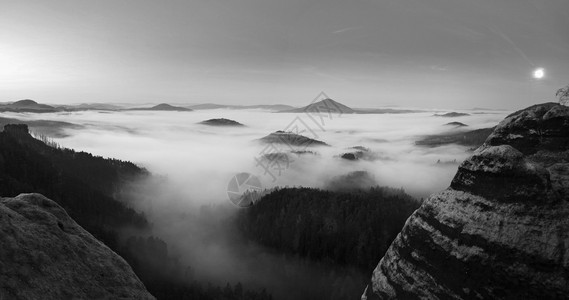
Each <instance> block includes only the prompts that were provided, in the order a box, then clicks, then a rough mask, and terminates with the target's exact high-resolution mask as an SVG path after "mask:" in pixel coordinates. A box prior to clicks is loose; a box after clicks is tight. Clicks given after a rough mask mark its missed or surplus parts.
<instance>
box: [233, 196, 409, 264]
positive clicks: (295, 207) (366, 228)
mask: <svg viewBox="0 0 569 300" xmlns="http://www.w3.org/2000/svg"><path fill="white" fill-rule="evenodd" d="M419 205H420V203H419V201H417V200H415V199H414V198H413V197H411V196H409V195H407V194H406V193H405V192H404V191H403V190H398V189H392V188H387V187H375V188H371V189H369V190H355V191H351V192H331V191H324V190H319V189H313V188H283V189H277V190H275V191H273V192H271V193H269V194H267V195H265V196H264V197H262V198H261V199H260V200H259V201H257V202H256V203H255V204H254V205H253V206H252V207H250V208H248V209H244V210H243V211H242V212H241V213H240V214H239V216H238V218H237V226H238V228H239V229H240V230H241V232H242V233H243V234H244V235H245V236H246V237H248V238H249V239H251V240H254V241H256V242H258V243H260V244H262V245H265V246H267V247H270V248H273V249H275V250H278V251H279V252H284V253H288V254H290V255H300V256H303V257H308V258H310V259H313V260H316V261H327V262H330V263H334V264H340V265H350V266H356V267H358V268H360V269H362V270H363V271H364V272H371V270H373V267H374V266H375V265H377V261H378V257H381V256H382V255H383V253H385V251H386V250H387V248H388V247H389V245H390V244H391V242H392V241H393V240H394V239H395V237H396V236H397V234H398V233H399V231H400V230H401V228H402V227H403V225H404V223H405V220H407V218H408V217H409V216H410V215H411V214H412V213H413V211H414V210H415V209H417V208H418V207H419Z"/></svg>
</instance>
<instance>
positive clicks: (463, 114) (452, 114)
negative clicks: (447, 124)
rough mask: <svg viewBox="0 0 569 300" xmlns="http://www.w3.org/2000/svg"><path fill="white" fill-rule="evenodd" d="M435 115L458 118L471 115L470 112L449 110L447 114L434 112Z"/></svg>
mask: <svg viewBox="0 0 569 300" xmlns="http://www.w3.org/2000/svg"><path fill="white" fill-rule="evenodd" d="M434 116H435V117H445V118H456V117H465V116H470V114H467V113H459V112H454V111H453V112H449V113H446V114H434Z"/></svg>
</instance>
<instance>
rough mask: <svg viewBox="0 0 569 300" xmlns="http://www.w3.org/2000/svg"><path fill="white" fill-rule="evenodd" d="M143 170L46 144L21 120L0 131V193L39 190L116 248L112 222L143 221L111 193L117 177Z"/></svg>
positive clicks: (128, 176) (143, 173)
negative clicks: (34, 136)
mask: <svg viewBox="0 0 569 300" xmlns="http://www.w3.org/2000/svg"><path fill="white" fill-rule="evenodd" d="M146 175H147V172H146V171H145V170H144V169H141V168H139V167H137V166H136V165H134V164H132V163H129V162H124V161H119V160H110V159H104V158H102V157H95V156H92V155H91V154H88V153H85V152H75V151H73V150H70V149H57V148H52V147H49V146H47V145H46V144H44V143H43V142H41V141H39V140H37V139H34V138H33V137H32V136H31V135H30V134H29V133H28V129H27V127H26V126H25V125H6V127H5V130H4V131H3V132H0V195H2V196H10V197H13V196H17V195H18V194H20V193H32V192H33V193H41V194H43V195H45V196H46V197H48V198H50V199H52V200H54V201H56V202H57V203H59V205H61V206H62V207H63V208H65V210H66V211H67V213H68V214H69V215H70V216H71V217H72V218H73V219H74V220H75V221H76V222H77V223H79V224H80V225H81V226H83V227H84V228H85V229H86V230H88V231H89V232H91V233H92V234H93V235H94V236H96V237H97V238H98V239H100V240H102V241H103V242H104V243H105V244H107V245H108V246H109V247H111V248H112V249H117V248H118V234H117V232H116V228H119V227H134V228H141V229H142V228H145V227H146V226H147V225H148V224H147V221H146V219H145V217H144V216H143V215H142V214H139V213H137V212H135V211H134V210H133V209H131V208H129V207H127V206H125V205H124V204H122V203H121V202H120V201H118V199H116V197H118V196H117V195H118V194H119V193H120V190H119V188H118V187H119V185H120V183H121V182H123V181H125V180H129V179H130V180H132V179H134V178H137V177H139V176H146Z"/></svg>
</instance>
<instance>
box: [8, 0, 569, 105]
mask: <svg viewBox="0 0 569 300" xmlns="http://www.w3.org/2000/svg"><path fill="white" fill-rule="evenodd" d="M536 68H544V70H545V76H544V78H542V79H539V80H538V79H535V78H533V77H532V72H533V71H534V70H535V69H536ZM567 84H569V1H567V0H477V1H472V0H353V1H339V0H287V1H278V0H231V1H229V0H184V1H181V0H180V1H177V0H169V1H148V0H126V1H118V0H112V1H108V0H99V1H84V0H49V1H46V0H0V102H4V101H15V100H18V99H25V98H29V99H34V100H36V101H38V102H42V103H59V104H66V103H83V102H114V103H160V102H168V103H207V102H212V103H221V104H242V105H245V104H276V103H283V104H289V105H295V106H301V105H306V104H308V103H310V102H311V101H312V99H313V98H314V97H316V96H317V95H318V94H319V93H320V92H321V91H324V92H325V93H326V94H327V95H329V96H330V97H331V98H333V99H335V100H337V101H340V102H342V103H344V104H346V105H348V106H351V107H380V106H402V107H425V108H471V107H489V108H507V109H517V108H523V107H525V106H528V105H531V104H535V103H540V102H545V101H555V100H556V99H555V97H554V95H555V91H556V90H557V89H559V88H561V87H563V86H565V85H567Z"/></svg>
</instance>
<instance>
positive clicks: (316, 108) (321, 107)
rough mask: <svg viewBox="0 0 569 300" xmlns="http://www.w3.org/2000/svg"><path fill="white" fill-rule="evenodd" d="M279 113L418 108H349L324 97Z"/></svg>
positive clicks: (387, 111)
mask: <svg viewBox="0 0 569 300" xmlns="http://www.w3.org/2000/svg"><path fill="white" fill-rule="evenodd" d="M279 112H281V113H332V114H334V113H337V114H407V113H416V112H421V111H420V110H410V109H394V108H351V107H349V106H347V105H344V104H342V103H340V102H338V101H335V100H333V99H330V98H328V99H324V100H321V101H318V102H315V103H311V104H309V105H307V106H304V107H301V108H294V109H286V110H281V111H279Z"/></svg>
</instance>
